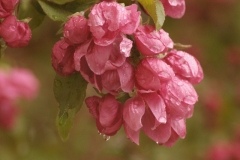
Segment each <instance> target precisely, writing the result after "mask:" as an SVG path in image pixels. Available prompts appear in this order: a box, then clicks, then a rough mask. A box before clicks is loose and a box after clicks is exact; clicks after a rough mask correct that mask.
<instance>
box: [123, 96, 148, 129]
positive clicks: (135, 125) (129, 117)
mask: <svg viewBox="0 0 240 160" xmlns="http://www.w3.org/2000/svg"><path fill="white" fill-rule="evenodd" d="M144 112H145V104H144V101H143V100H142V98H141V97H139V96H136V97H133V98H130V99H128V100H127V101H126V102H125V103H124V106H123V119H124V121H125V123H126V124H127V125H128V126H129V127H130V128H131V129H132V130H134V131H137V130H139V129H140V128H141V127H142V122H141V119H142V116H143V114H144Z"/></svg>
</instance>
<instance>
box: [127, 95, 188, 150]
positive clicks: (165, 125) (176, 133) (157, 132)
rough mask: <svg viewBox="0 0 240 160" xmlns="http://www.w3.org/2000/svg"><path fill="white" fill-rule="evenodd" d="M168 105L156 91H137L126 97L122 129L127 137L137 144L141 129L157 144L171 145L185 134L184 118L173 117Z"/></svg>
mask: <svg viewBox="0 0 240 160" xmlns="http://www.w3.org/2000/svg"><path fill="white" fill-rule="evenodd" d="M167 107H168V106H166V105H165V102H164V99H163V98H162V97H161V96H160V95H159V94H158V93H157V92H152V93H138V95H136V96H135V97H132V98H130V99H128V100H127V101H126V102H125V103H124V106H123V120H124V129H125V132H126V135H127V137H128V138H129V139H130V140H131V141H133V142H134V143H136V144H139V133H140V130H142V131H143V132H144V133H145V134H146V135H147V136H148V137H149V138H151V139H152V140H154V141H155V142H156V143H158V144H161V145H162V144H163V145H165V146H172V145H173V144H174V143H175V142H176V141H177V140H178V139H179V138H184V137H185V135H186V124H185V119H173V118H172V117H171V114H169V113H167V111H168V109H167Z"/></svg>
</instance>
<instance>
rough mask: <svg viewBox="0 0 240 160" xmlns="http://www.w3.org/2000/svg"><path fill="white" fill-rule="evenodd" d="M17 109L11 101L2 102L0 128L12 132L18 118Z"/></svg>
mask: <svg viewBox="0 0 240 160" xmlns="http://www.w3.org/2000/svg"><path fill="white" fill-rule="evenodd" d="M17 114H18V111H17V107H16V106H14V105H13V104H12V102H11V101H5V100H0V127H1V128H3V129H7V130H10V129H12V128H13V126H14V124H15V121H16V118H17Z"/></svg>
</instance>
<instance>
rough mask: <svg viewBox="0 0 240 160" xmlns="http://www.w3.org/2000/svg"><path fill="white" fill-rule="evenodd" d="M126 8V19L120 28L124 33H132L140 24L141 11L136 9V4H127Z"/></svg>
mask: <svg viewBox="0 0 240 160" xmlns="http://www.w3.org/2000/svg"><path fill="white" fill-rule="evenodd" d="M126 10H127V12H128V19H126V20H125V21H124V22H125V25H124V26H123V27H122V28H121V31H122V32H123V33H125V34H133V33H134V32H135V31H136V29H137V27H138V26H139V24H140V14H141V13H140V12H138V11H137V5H136V4H132V5H130V6H127V7H126ZM126 21H127V22H126Z"/></svg>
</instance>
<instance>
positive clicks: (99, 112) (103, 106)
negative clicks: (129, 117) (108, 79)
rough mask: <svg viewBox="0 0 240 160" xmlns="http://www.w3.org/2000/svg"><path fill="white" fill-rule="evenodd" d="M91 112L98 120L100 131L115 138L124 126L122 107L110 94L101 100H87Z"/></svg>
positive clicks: (95, 97) (92, 98)
mask: <svg viewBox="0 0 240 160" xmlns="http://www.w3.org/2000/svg"><path fill="white" fill-rule="evenodd" d="M85 102H86V105H87V107H88V109H89V112H90V113H91V114H92V115H93V116H94V118H95V119H96V125H97V128H98V131H99V132H100V133H101V134H104V135H107V136H113V135H114V134H116V133H117V131H118V130H119V129H120V128H121V126H122V123H123V122H122V105H121V103H120V102H118V101H117V100H116V99H115V97H114V96H112V95H110V94H108V95H105V96H104V97H102V98H100V97H97V96H92V97H88V98H86V100H85Z"/></svg>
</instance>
